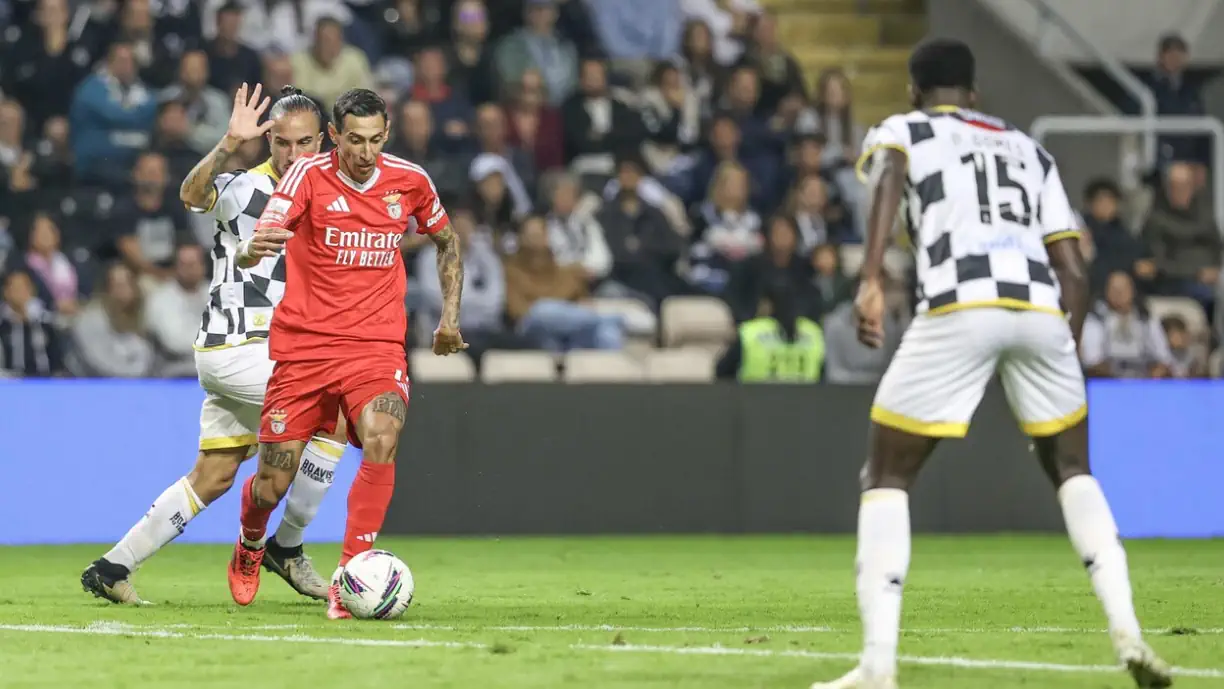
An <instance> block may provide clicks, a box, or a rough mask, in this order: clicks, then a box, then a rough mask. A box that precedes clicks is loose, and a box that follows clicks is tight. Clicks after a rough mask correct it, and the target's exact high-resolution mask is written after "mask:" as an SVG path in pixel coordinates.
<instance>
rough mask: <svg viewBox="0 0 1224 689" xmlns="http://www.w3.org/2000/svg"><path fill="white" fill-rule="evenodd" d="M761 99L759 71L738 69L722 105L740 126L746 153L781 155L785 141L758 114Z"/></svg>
mask: <svg viewBox="0 0 1224 689" xmlns="http://www.w3.org/2000/svg"><path fill="white" fill-rule="evenodd" d="M760 98H761V80H760V75H758V74H757V71H756V69H754V68H752V67H738V68H736V69H735V71H733V72H732V73H731V77H730V79H729V80H728V81H727V90H726V92H725V93H724V94H723V97H722V99H721V100H720V102H719V105H720V108H721V110H722V111H723V112H725V113H726V114H728V115H730V116H731V117H732V118H734V119H735V123H736V124H738V125H739V128H740V139H741V142H742V143H741V144H740V145H741V146H743V148H744V149H745V150H749V151H776V152H781V149H782V147H783V143H784V138H783V137H782V136H780V134H779V133H777V132H774V131H773V130H772V128H771V127H770V126H769V119H768V118H767V117H762V116H761V115H759V114H757V113H758V111H757V104H758V103H759V102H760Z"/></svg>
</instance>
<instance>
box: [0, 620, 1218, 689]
mask: <svg viewBox="0 0 1224 689" xmlns="http://www.w3.org/2000/svg"><path fill="white" fill-rule="evenodd" d="M0 631H12V632H24V633H29V634H86V635H93V636H129V637H133V636H134V637H146V638H158V639H192V640H200V641H258V642H268V643H289V644H334V645H337V646H378V647H394V648H450V649H488V648H489V647H488V645H486V644H480V643H469V642H458V641H430V640H428V639H370V638H355V637H320V636H307V635H304V634H293V635H283V636H282V635H272V634H216V633H206V634H194V633H187V632H182V631H175V630H171V629H166V628H152V629H149V628H146V629H138V628H134V627H132V626H131V625H124V624H118V623H113V622H99V623H94V624H91V625H89V626H86V627H69V626H59V625H46V624H0ZM569 648H570V649H571V650H575V651H594V652H602V653H658V654H667V655H704V656H712V655H716V656H749V657H757V658H807V659H811V660H849V661H854V660H858V657H859V656H858V654H857V653H824V652H820V651H799V650H781V651H774V650H769V649H748V648H728V647H724V646H694V647H685V646H644V645H632V644H627V645H620V646H596V645H592V644H573V645H571V646H569ZM898 660H900V662H902V663H906V664H910V665H931V666H945V667H958V668H963V669H974V670H1024V671H1037V672H1059V673H1104V672H1117V671H1118V670H1119V669H1120V668H1118V667H1116V666H1113V665H1069V664H1062V663H1037V662H1027V661H1017V660H991V659H984V660H979V659H973V658H958V657H939V656H937V657H931V656H901V657H900V658H899V659H898ZM1173 671H1174V673H1175V674H1177V675H1181V676H1184V677H1205V678H1212V679H1224V670H1216V669H1210V668H1174V670H1173Z"/></svg>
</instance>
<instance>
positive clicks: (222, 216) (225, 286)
mask: <svg viewBox="0 0 1224 689" xmlns="http://www.w3.org/2000/svg"><path fill="white" fill-rule="evenodd" d="M277 179H278V178H277V176H276V171H275V170H274V169H273V168H272V164H271V161H268V162H265V163H264V164H263V165H260V166H258V167H255V168H253V169H251V170H246V171H242V170H239V171H237V172H227V173H223V174H221V175H218V176H217V179H216V180H215V181H214V182H213V186H214V188H215V191H216V196H215V197H214V199H215V200H214V201H213V205H212V208H189V210H191V211H193V212H196V213H209V212H211V213H212V214H213V215H214V217H215V218H216V227H215V229H214V233H213V247H212V263H213V275H212V285H211V286H210V287H209V297H208V305H207V306H206V307H204V315H203V316H201V318H200V332H199V334H198V335H196V341H195V348H196V349H198V350H207V349H220V348H223V347H234V346H237V345H241V344H246V343H247V342H251V341H254V340H266V339H267V338H268V331H269V328H270V327H271V325H272V312H273V310H274V309H275V308H276V305H277V304H278V303H280V300H281V297H282V296H283V295H284V293H285V259H284V257H283V256H279V257H277V259H276V260H275V261H272V260H268V261H260V262H259V264H258V265H256V266H254V267H253V268H250V269H248V270H244V269H242V268H239V267H238V264H237V261H236V258H237V255H238V243H239V242H241V241H242V240H244V239H248V238H250V236H251V235H253V234H255V224H256V223H257V222H259V216H260V214H262V213H263V211H264V207H265V206H266V205H267V203H268V200H269V199H270V198H271V197H272V190H273V187H274V186H275V184H276V181H277Z"/></svg>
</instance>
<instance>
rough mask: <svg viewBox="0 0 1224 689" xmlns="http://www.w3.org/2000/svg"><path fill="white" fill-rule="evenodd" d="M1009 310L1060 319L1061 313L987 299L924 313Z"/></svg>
mask: <svg viewBox="0 0 1224 689" xmlns="http://www.w3.org/2000/svg"><path fill="white" fill-rule="evenodd" d="M988 308H995V309H1011V310H1013V311H1039V312H1041V313H1048V314H1051V315H1054V316H1058V317H1060V318H1061V317H1062V316H1063V312H1062V311H1061V310H1059V309H1052V308H1050V307H1048V306H1037V305H1036V304H1033V303H1031V302H1027V301H1024V300H1023V299H989V300H986V301H962V302H957V303H955V304H947V305H945V306H940V307H938V308H934V309H927V310H926V313H928V314H930V315H932V316H938V315H940V314H944V313H951V312H953V311H963V310H965V309H988Z"/></svg>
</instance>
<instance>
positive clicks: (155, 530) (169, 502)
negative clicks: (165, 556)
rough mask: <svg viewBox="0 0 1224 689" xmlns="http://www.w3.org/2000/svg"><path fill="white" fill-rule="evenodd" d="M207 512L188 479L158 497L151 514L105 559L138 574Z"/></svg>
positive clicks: (176, 483) (124, 537)
mask: <svg viewBox="0 0 1224 689" xmlns="http://www.w3.org/2000/svg"><path fill="white" fill-rule="evenodd" d="M203 509H204V501H203V500H200V496H198V495H196V492H195V491H194V490H192V488H191V483H189V482H188V481H187V477H186V476H184V477H183V478H181V479H179V480H177V481H175V482H174V483H173V484H171V486H170V487H169V488H167V489H166V490H165V492H163V493H162V494H161V495H159V496H157V499H156V500H154V501H153V506H152V507H150V508H149V511H148V512H145V515H144V516H143V517H141V519H140V521H138V522H136V525H135V526H133V527H132V528H131V529H130V530H129V531H128V532H127V533H126V534H124V536H123V538H121V539H120V540H119V542H118V543H116V544H115V547H114V548H111V549H110V551H108V552H107V553H106V555H104V556H103V557H105V558H106V559H107V560H108V561H110V562H113V563H115V564H117V565H123V566H124V567H127V568H128V569H129V570H135V569H136V568H137V567H139V566H140V565H141V563H143V562H144V561H145V560H148V559H149V558H150V557H153V554H154V553H156V552H157V551H159V550H161V549H162V548H163V547H164V546H165V545H166V544H167V543H169V542H170V541H173V540H174V539H175V538H178V535H179V534H181V533H183V529H184V528H186V526H187V522H189V521H191V519H192V517H195V516H196V515H197V514H199V513H200V512H201V511H203Z"/></svg>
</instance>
